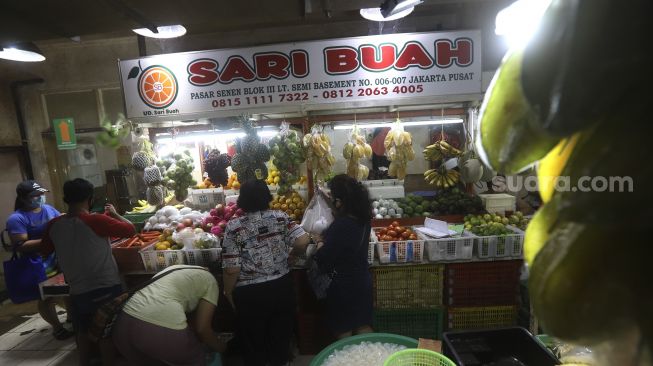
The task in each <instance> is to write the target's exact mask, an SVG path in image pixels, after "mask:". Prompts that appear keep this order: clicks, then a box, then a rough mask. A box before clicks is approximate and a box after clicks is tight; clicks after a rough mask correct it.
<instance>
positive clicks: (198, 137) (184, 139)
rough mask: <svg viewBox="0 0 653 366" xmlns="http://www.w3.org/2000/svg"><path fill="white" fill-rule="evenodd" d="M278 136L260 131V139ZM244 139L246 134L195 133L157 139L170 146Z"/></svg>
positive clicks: (273, 132)
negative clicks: (173, 144)
mask: <svg viewBox="0 0 653 366" xmlns="http://www.w3.org/2000/svg"><path fill="white" fill-rule="evenodd" d="M277 134H279V131H277V130H273V129H269V130H260V131H258V135H259V137H274V136H276V135H277ZM243 137H245V133H244V132H213V133H193V134H187V135H181V136H178V137H175V138H174V139H173V138H172V137H163V138H157V143H159V144H164V145H165V144H170V143H172V142H177V143H194V142H198V141H201V142H204V143H211V142H213V141H214V140H215V139H223V140H235V139H238V138H243Z"/></svg>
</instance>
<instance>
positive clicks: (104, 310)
mask: <svg viewBox="0 0 653 366" xmlns="http://www.w3.org/2000/svg"><path fill="white" fill-rule="evenodd" d="M188 268H189V267H181V268H175V269H171V270H169V271H167V272H165V273H162V274H160V275H159V276H156V275H155V276H154V277H152V278H151V279H150V280H149V281H146V282H145V283H144V284H142V285H140V286H138V287H137V288H136V289H134V290H133V291H129V292H127V291H125V292H123V293H122V294H120V295H118V296H116V297H114V298H113V299H112V300H110V301H107V302H106V303H104V304H102V305H101V306H100V307H99V308H98V309H97V310H96V312H95V315H94V316H93V322H92V323H91V325H90V326H89V328H88V338H89V339H90V340H91V341H92V342H98V341H99V340H101V339H105V338H109V337H110V336H111V331H112V329H113V326H114V324H115V322H116V320H118V314H120V311H122V308H123V307H124V306H125V304H127V301H128V300H129V298H131V297H132V296H133V295H134V294H135V293H137V292H138V291H140V290H142V289H144V288H145V287H147V286H149V285H151V284H152V283H154V282H155V281H157V280H159V279H161V278H163V277H165V276H166V275H169V274H170V273H172V272H174V271H178V270H180V269H188Z"/></svg>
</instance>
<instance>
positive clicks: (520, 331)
mask: <svg viewBox="0 0 653 366" xmlns="http://www.w3.org/2000/svg"><path fill="white" fill-rule="evenodd" d="M443 338H444V340H443V342H442V353H444V354H445V355H446V356H447V357H449V358H451V359H452V360H454V361H455V362H456V364H457V365H460V366H476V365H487V364H495V363H497V364H498V363H499V362H501V361H507V360H511V361H512V363H510V364H515V365H533V366H553V365H559V364H560V362H559V361H558V360H557V359H556V358H555V356H553V355H552V354H551V352H549V351H548V350H547V349H546V347H544V346H543V345H542V344H541V343H540V342H539V341H538V340H537V339H535V337H533V336H532V335H531V334H530V333H529V332H528V331H527V330H526V329H524V328H520V327H514V328H505V329H492V330H485V331H473V332H453V333H450V332H446V333H444V336H443Z"/></svg>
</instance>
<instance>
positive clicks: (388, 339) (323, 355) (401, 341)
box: [309, 333, 455, 366]
mask: <svg viewBox="0 0 653 366" xmlns="http://www.w3.org/2000/svg"><path fill="white" fill-rule="evenodd" d="M365 341H367V342H381V343H394V344H398V345H401V346H406V347H409V348H417V340H416V339H413V338H408V337H404V336H400V335H396V334H388V333H367V334H360V335H355V336H353V337H348V338H345V339H341V340H339V341H337V342H334V343H332V344H331V345H329V346H328V347H327V348H325V349H323V350H322V351H321V352H320V353H318V355H317V356H315V357H314V358H313V360H312V361H311V363H310V365H309V366H322V364H323V363H324V361H326V359H327V358H328V357H329V355H331V354H332V353H333V352H335V351H336V350H340V349H342V348H343V347H345V346H347V345H350V344H360V343H362V342H365ZM454 366H455V365H454Z"/></svg>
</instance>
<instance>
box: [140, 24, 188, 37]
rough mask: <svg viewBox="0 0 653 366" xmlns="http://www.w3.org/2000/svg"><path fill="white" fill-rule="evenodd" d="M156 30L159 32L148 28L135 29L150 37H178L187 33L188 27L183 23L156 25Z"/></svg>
mask: <svg viewBox="0 0 653 366" xmlns="http://www.w3.org/2000/svg"><path fill="white" fill-rule="evenodd" d="M156 30H157V32H156V33H154V32H152V31H151V30H149V29H147V28H138V29H133V31H134V32H135V33H136V34H140V35H141V36H143V37H150V38H176V37H181V36H183V35H184V34H186V28H184V26H183V25H166V26H161V27H156Z"/></svg>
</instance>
